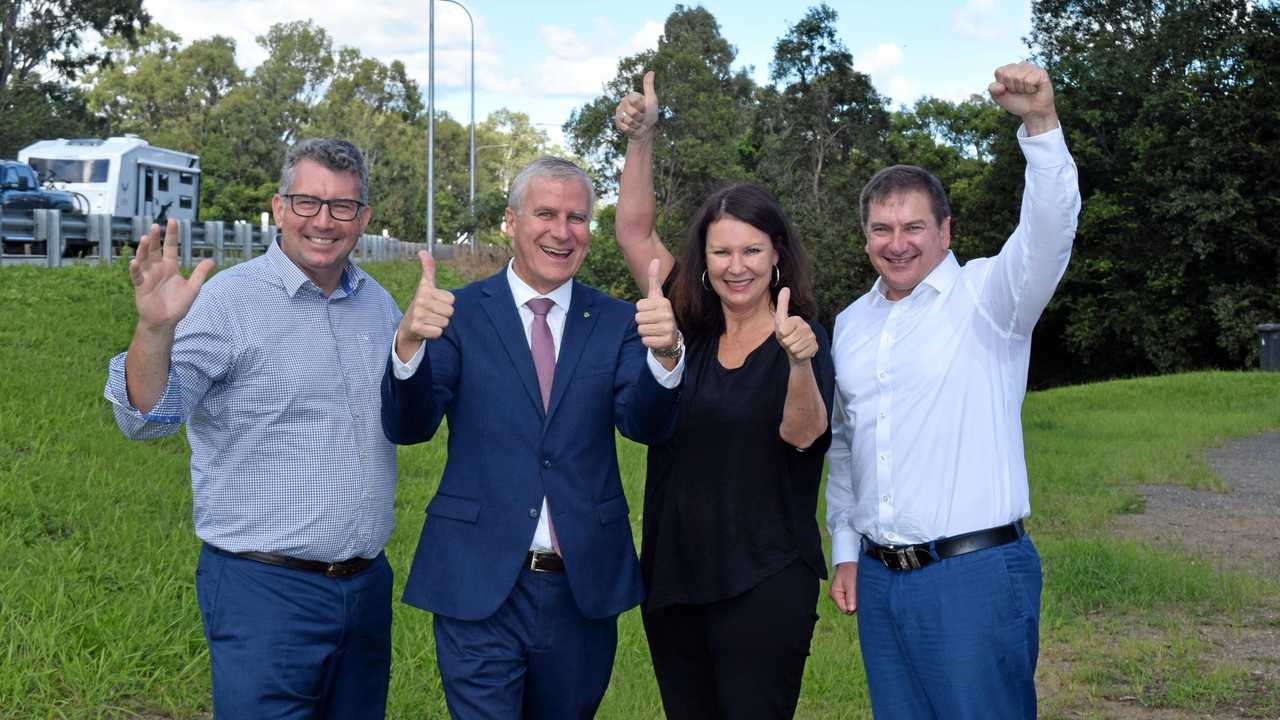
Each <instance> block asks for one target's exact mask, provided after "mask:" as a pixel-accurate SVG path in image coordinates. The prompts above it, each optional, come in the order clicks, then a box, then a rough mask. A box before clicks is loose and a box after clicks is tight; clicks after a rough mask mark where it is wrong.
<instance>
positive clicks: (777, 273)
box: [769, 265, 782, 287]
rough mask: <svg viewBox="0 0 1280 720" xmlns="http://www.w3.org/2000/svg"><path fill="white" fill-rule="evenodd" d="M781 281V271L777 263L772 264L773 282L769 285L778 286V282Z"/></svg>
mask: <svg viewBox="0 0 1280 720" xmlns="http://www.w3.org/2000/svg"><path fill="white" fill-rule="evenodd" d="M780 282H782V271H781V270H779V269H778V266H777V265H774V266H773V283H772V284H771V285H770V286H769V287H778V283H780Z"/></svg>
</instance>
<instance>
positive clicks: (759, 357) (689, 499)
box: [640, 323, 835, 612]
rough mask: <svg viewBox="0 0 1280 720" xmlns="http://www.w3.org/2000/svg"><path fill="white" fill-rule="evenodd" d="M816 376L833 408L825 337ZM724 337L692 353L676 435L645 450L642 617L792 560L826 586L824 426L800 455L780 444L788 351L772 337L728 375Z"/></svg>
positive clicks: (718, 592) (749, 584) (739, 589)
mask: <svg viewBox="0 0 1280 720" xmlns="http://www.w3.org/2000/svg"><path fill="white" fill-rule="evenodd" d="M810 326H811V327H812V328H813V332H814V334H815V335H816V336H817V339H818V345H819V348H818V354H817V355H816V356H815V357H814V358H813V361H812V363H813V372H814V377H815V378H816V379H817V382H818V389H819V391H820V392H821V395H822V399H823V401H824V402H825V403H826V406H827V410H828V413H829V412H830V408H831V399H832V393H833V392H834V386H835V370H834V367H833V365H832V362H831V348H830V343H829V341H828V340H827V333H826V331H824V330H823V329H822V327H821V326H820V325H818V324H817V323H810ZM719 345H720V340H719V337H712V338H706V339H700V340H695V341H692V342H691V343H690V344H689V347H688V349H687V357H686V360H685V374H684V382H683V385H684V387H683V390H682V391H681V398H680V417H679V419H678V424H677V427H676V432H675V435H674V436H673V437H672V439H671V441H670V442H668V443H666V444H664V445H655V446H653V447H651V448H650V449H649V465H648V474H647V478H646V483H645V497H644V514H643V544H642V549H641V553H640V567H641V572H642V573H643V576H644V581H645V589H646V593H647V599H646V602H645V610H646V612H651V611H654V610H658V609H660V608H663V607H666V606H669V605H674V604H702V603H709V602H714V601H717V600H723V599H725V598H730V597H733V596H735V595H739V594H741V593H743V592H746V591H747V590H750V589H751V588H753V587H755V586H756V585H757V584H759V583H760V582H761V581H763V580H765V579H766V578H768V577H769V576H771V575H773V574H774V573H776V572H778V571H779V570H782V569H783V568H785V567H786V566H788V565H790V564H791V563H792V562H793V561H795V560H796V559H797V558H798V559H800V560H802V561H803V562H804V564H805V565H806V566H808V567H809V568H810V569H811V570H812V571H813V573H814V574H815V575H816V576H818V577H822V578H825V577H826V576H827V574H826V561H825V560H824V559H823V555H822V539H821V536H820V535H819V532H818V521H817V518H816V514H817V508H818V485H819V482H820V480H821V476H822V461H823V454H824V453H825V452H826V450H827V447H828V446H829V445H830V444H831V429H830V427H828V428H827V432H825V433H824V434H823V435H822V436H821V437H820V438H818V440H817V441H815V442H814V444H813V445H812V446H811V447H809V448H808V449H807V450H805V451H803V452H801V451H798V450H796V449H795V448H793V447H791V446H790V445H788V444H787V443H786V442H785V441H783V440H782V438H781V437H779V436H778V426H779V425H780V424H781V422H782V408H783V404H784V402H785V400H786V395H787V381H788V378H789V373H790V364H789V362H788V360H787V353H786V351H785V350H783V349H782V346H781V345H779V344H778V341H777V339H776V338H775V337H774V336H773V335H772V334H770V335H769V336H768V337H767V338H766V339H765V341H764V342H763V343H761V344H760V346H759V347H757V348H756V349H755V350H753V351H751V353H750V354H749V355H748V356H747V358H746V360H745V361H744V362H743V364H742V366H741V367H739V368H734V369H731V370H730V369H725V368H724V367H722V366H721V365H720V361H719V360H718V359H717V357H716V355H717V353H718V351H719Z"/></svg>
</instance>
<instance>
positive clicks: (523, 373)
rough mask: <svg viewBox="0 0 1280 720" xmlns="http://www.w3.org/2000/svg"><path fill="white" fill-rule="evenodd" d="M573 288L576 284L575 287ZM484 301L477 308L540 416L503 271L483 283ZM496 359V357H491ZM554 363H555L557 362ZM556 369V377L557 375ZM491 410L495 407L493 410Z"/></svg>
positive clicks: (534, 376)
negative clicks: (482, 312) (480, 308)
mask: <svg viewBox="0 0 1280 720" xmlns="http://www.w3.org/2000/svg"><path fill="white" fill-rule="evenodd" d="M575 287H576V285H575ZM483 291H484V300H482V301H481V303H480V306H481V307H483V308H484V311H485V313H486V314H488V316H489V321H490V322H492V323H493V326H494V328H495V329H496V330H497V331H498V339H499V340H501V341H502V347H503V348H504V349H506V351H507V357H508V358H509V359H510V360H511V366H512V367H513V368H515V371H516V375H517V376H518V377H519V378H520V383H521V384H522V385H524V389H525V392H527V393H528V394H529V400H531V401H532V402H533V404H534V407H536V408H537V409H538V412H539V413H540V414H541V413H542V392H541V391H539V390H538V375H537V373H535V372H534V369H533V355H532V354H531V353H530V352H529V342H528V341H527V340H525V335H524V327H522V326H521V324H520V313H519V311H517V310H516V300H515V298H514V297H513V296H512V295H511V285H510V284H509V283H508V282H507V271H506V270H505V269H504V270H502V271H501V272H499V273H498V274H497V275H494V276H493V277H491V278H489V279H488V280H486V281H485V283H484V286H483ZM495 359H496V358H495ZM557 364H558V363H557ZM558 370H559V368H557V373H556V376H557V377H559V375H560V373H559V372H558ZM494 409H495V411H497V410H498V408H494Z"/></svg>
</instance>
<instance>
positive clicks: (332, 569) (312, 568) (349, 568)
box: [219, 551, 373, 578]
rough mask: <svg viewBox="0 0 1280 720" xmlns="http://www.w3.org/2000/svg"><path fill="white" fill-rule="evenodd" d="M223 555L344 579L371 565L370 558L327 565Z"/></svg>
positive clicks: (254, 554)
mask: <svg viewBox="0 0 1280 720" xmlns="http://www.w3.org/2000/svg"><path fill="white" fill-rule="evenodd" d="M219 552H223V554H225V555H234V556H235V557H238V558H244V559H245V560H254V561H256V562H260V563H265V564H267V565H277V566H279V567H286V568H289V569H290V570H307V571H309V572H318V573H322V574H323V575H324V576H325V577H331V578H344V577H351V576H352V575H356V574H359V573H361V572H364V571H365V570H367V569H369V566H370V565H372V564H373V559H372V558H362V557H353V558H351V559H350V560H343V561H342V562H331V563H327V562H324V561H323V560H303V559H302V558H296V557H290V556H289V555H277V554H276V553H264V552H241V553H227V552H224V551H219Z"/></svg>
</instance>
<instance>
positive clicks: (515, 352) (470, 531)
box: [382, 269, 679, 620]
mask: <svg viewBox="0 0 1280 720" xmlns="http://www.w3.org/2000/svg"><path fill="white" fill-rule="evenodd" d="M426 345H427V350H426V353H425V354H424V359H423V361H422V364H421V365H420V366H419V367H418V370H417V372H416V373H415V374H414V375H413V377H411V378H409V379H408V380H398V379H396V377H395V375H394V373H393V372H392V370H391V363H390V360H389V359H388V365H387V371H386V375H385V376H384V377H383V382H382V425H383V431H384V432H385V433H386V435H387V438H388V439H389V440H391V441H392V442H394V443H398V444H402V445H407V444H412V443H419V442H423V441H426V440H429V439H431V437H432V436H433V435H434V434H435V433H436V430H437V429H438V428H439V426H440V420H441V418H442V417H447V418H448V432H449V457H448V460H447V462H446V464H445V469H444V475H443V477H441V479H440V487H439V490H438V491H437V493H436V495H435V497H434V498H432V499H431V502H430V503H429V504H428V505H427V517H426V521H425V523H424V524H423V526H422V536H421V537H420V538H419V540H418V549H417V553H416V554H415V555H414V559H413V567H412V569H411V570H410V573H409V579H408V582H407V585H406V587H405V593H404V601H405V602H406V603H408V604H410V605H413V606H416V607H419V608H422V609H424V610H429V611H431V612H433V613H439V614H441V615H444V616H446V617H452V618H457V619H460V620H480V619H483V618H486V617H488V616H489V615H491V614H493V612H494V611H495V610H497V609H498V607H499V606H500V605H501V604H502V603H503V601H504V600H505V599H506V598H507V596H508V595H509V594H510V592H511V589H512V587H513V586H514V585H515V582H516V578H517V576H518V574H519V572H520V569H521V567H522V565H523V562H524V558H525V554H526V553H527V552H528V550H529V543H530V541H531V540H532V538H533V532H534V529H535V527H536V526H537V523H538V513H539V511H540V509H541V505H542V498H543V496H544V495H545V496H546V498H547V503H548V507H549V508H550V511H551V517H552V521H553V522H554V524H555V530H556V538H557V540H558V541H559V545H560V552H561V554H562V555H563V556H564V561H565V568H566V573H567V574H568V579H569V586H570V588H571V590H572V592H573V597H574V600H575V602H576V603H577V605H578V608H579V610H581V612H582V614H583V615H584V616H586V617H589V618H603V617H608V616H611V615H617V614H618V613H621V612H623V611H624V610H627V609H628V608H631V607H634V606H635V605H637V604H639V602H640V601H641V599H642V598H643V590H642V587H641V581H640V569H639V565H638V563H637V561H636V553H635V546H634V544H633V542H632V539H631V525H630V523H629V522H628V520H627V501H626V498H625V497H624V496H623V494H622V483H621V480H620V478H619V476H618V460H617V452H616V449H615V447H614V428H615V427H617V429H618V430H619V431H621V432H622V434H623V435H625V436H627V437H629V438H631V439H632V440H635V441H637V442H641V443H646V444H651V443H657V442H662V441H665V440H666V439H668V438H669V437H670V436H671V433H672V432H673V430H674V428H675V420H676V408H677V406H678V396H679V389H678V388H677V389H674V390H668V389H665V388H663V387H662V386H661V385H659V384H658V383H657V381H656V380H654V379H653V374H652V372H650V370H649V368H648V365H647V363H646V350H645V348H644V346H643V345H642V344H641V342H640V338H639V336H638V335H637V334H636V326H635V308H634V306H632V305H629V304H627V303H624V302H622V301H619V300H615V299H613V298H610V297H608V296H607V295H604V294H603V293H600V292H599V291H597V290H594V289H592V288H589V287H587V286H585V285H583V284H581V283H578V282H575V283H574V284H573V296H572V300H571V301H570V304H569V310H568V316H567V318H566V320H565V328H564V335H563V337H562V338H561V343H560V353H559V357H558V358H557V361H556V372H555V382H554V384H553V386H552V391H551V400H550V407H549V409H548V410H547V411H546V412H543V408H542V396H541V394H540V392H539V390H538V379H537V376H536V375H535V373H534V368H533V357H532V354H531V353H530V350H529V343H528V341H527V340H526V339H525V333H524V328H523V327H522V326H521V322H520V316H519V313H518V312H517V310H516V307H515V300H514V299H513V298H512V295H511V287H510V285H509V284H508V282H507V277H506V270H505V269H504V270H503V271H502V272H499V273H498V274H497V275H494V276H493V277H490V278H488V279H485V280H481V281H478V282H474V283H471V284H470V285H467V286H466V287H464V288H462V289H460V290H458V291H457V292H456V293H455V294H454V314H453V317H452V319H451V320H450V322H449V326H448V327H447V328H445V332H444V334H443V336H442V337H440V338H439V339H437V340H431V341H428V342H427V343H426Z"/></svg>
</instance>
